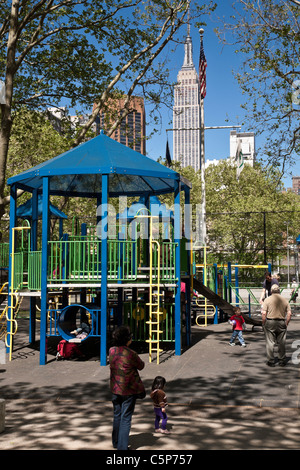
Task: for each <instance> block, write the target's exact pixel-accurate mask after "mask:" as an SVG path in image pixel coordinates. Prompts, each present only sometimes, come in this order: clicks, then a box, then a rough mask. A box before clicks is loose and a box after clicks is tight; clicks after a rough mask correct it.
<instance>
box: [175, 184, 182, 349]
mask: <svg viewBox="0 0 300 470" xmlns="http://www.w3.org/2000/svg"><path fill="white" fill-rule="evenodd" d="M180 225H181V217H180V182H179V181H177V182H176V187H175V193H174V242H175V279H176V280H177V287H176V291H175V355H176V356H180V355H181V312H180V309H181V305H180V284H181V276H180V240H181V230H180V229H181V227H180Z"/></svg>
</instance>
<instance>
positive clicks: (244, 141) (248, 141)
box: [230, 131, 255, 166]
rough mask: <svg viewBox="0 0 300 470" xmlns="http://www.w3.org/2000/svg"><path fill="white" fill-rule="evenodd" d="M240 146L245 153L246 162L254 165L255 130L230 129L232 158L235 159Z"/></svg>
mask: <svg viewBox="0 0 300 470" xmlns="http://www.w3.org/2000/svg"><path fill="white" fill-rule="evenodd" d="M238 147H239V148H240V149H241V151H242V154H243V159H244V162H245V163H247V164H248V165H251V166H253V163H254V162H255V135H254V132H237V131H230V159H231V160H235V158H236V153H237V149H238Z"/></svg>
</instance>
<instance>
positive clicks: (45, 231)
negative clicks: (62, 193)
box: [40, 177, 49, 365]
mask: <svg viewBox="0 0 300 470" xmlns="http://www.w3.org/2000/svg"><path fill="white" fill-rule="evenodd" d="M42 214H43V219H42V274H41V275H42V279H41V328H40V365H45V364H46V362H47V348H46V335H47V271H48V235H49V179H48V178H47V177H44V178H43V200H42Z"/></svg>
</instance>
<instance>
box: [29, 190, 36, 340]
mask: <svg viewBox="0 0 300 470" xmlns="http://www.w3.org/2000/svg"><path fill="white" fill-rule="evenodd" d="M37 226H38V193H37V190H36V189H34V190H33V192H32V219H31V247H30V249H31V251H36V248H37ZM35 327H36V297H30V320H29V343H34V341H35Z"/></svg>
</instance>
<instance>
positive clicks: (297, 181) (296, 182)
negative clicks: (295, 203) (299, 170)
mask: <svg viewBox="0 0 300 470" xmlns="http://www.w3.org/2000/svg"><path fill="white" fill-rule="evenodd" d="M292 182H293V188H292V191H293V193H296V194H299V195H300V176H293V177H292Z"/></svg>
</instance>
